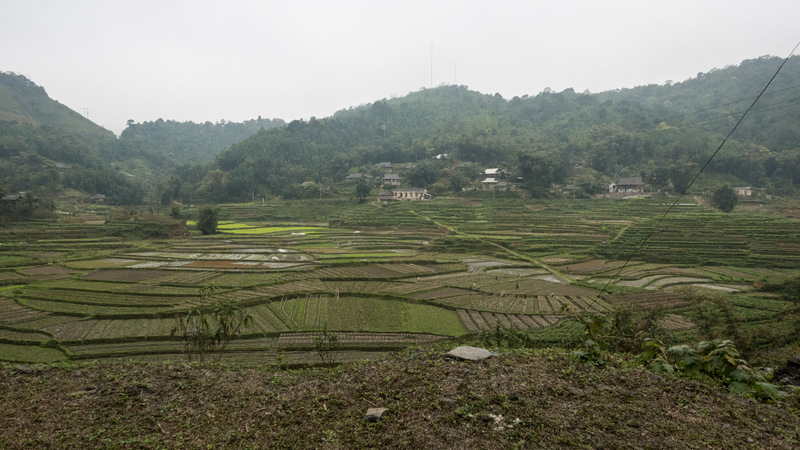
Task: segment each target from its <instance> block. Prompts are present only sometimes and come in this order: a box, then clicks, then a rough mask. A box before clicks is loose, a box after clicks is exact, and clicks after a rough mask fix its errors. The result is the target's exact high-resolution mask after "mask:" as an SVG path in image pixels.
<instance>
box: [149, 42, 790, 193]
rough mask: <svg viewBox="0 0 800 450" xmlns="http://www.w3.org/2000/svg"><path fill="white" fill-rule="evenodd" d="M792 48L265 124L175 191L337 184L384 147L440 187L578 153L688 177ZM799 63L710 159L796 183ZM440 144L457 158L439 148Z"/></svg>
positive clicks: (556, 170)
mask: <svg viewBox="0 0 800 450" xmlns="http://www.w3.org/2000/svg"><path fill="white" fill-rule="evenodd" d="M781 62H782V60H781V59H779V58H774V57H762V58H757V59H754V60H747V61H744V62H742V63H741V64H740V65H739V66H731V67H726V68H724V69H715V70H712V71H710V72H709V73H706V74H698V76H697V77H695V78H692V79H689V80H686V81H684V82H681V83H674V84H668V85H663V86H658V85H650V86H640V87H636V88H631V89H623V90H616V91H609V92H603V93H599V94H590V93H576V92H575V91H574V90H572V89H566V90H564V91H562V92H558V93H556V92H552V91H550V90H545V91H543V92H541V93H539V94H538V95H535V96H523V97H514V98H512V99H511V100H505V99H503V98H502V97H501V96H500V95H497V94H495V95H486V94H482V93H479V92H475V91H470V90H469V89H468V88H467V87H465V86H441V87H438V88H434V89H423V90H421V91H418V92H413V93H410V94H408V95H407V96H405V97H401V98H394V99H391V100H386V99H383V100H378V101H375V102H373V103H371V104H369V105H364V106H360V107H358V108H351V109H347V110H342V111H339V112H337V113H335V114H334V115H333V116H331V117H329V118H325V119H316V118H311V119H310V120H308V121H302V120H298V121H293V122H291V123H289V124H288V125H287V126H286V127H285V128H279V129H275V130H266V131H262V132H259V133H257V134H255V135H253V136H252V137H250V138H248V139H245V140H243V141H241V142H239V143H237V144H235V145H233V146H231V147H230V148H229V149H226V150H225V151H224V152H222V153H220V154H219V155H218V156H217V158H216V160H215V161H214V163H213V164H210V165H205V166H203V167H194V168H193V169H191V170H184V171H182V172H181V171H179V172H178V175H177V177H173V178H172V179H171V180H170V181H169V182H168V185H167V186H166V187H165V189H164V191H162V192H163V195H162V200H168V199H175V198H176V197H177V193H179V192H184V193H185V192H190V191H191V192H196V193H197V194H196V195H195V197H194V199H196V200H198V201H217V202H219V201H242V200H244V199H247V198H250V197H251V196H255V195H263V196H269V195H281V196H284V197H289V198H291V197H293V196H298V195H299V191H298V185H299V184H300V183H302V182H303V181H307V180H311V181H315V182H317V183H320V182H321V183H322V184H323V185H332V184H336V183H337V182H340V181H341V180H342V179H343V178H344V177H345V176H346V175H347V174H348V173H349V172H354V171H359V172H365V171H366V172H370V171H372V170H373V169H371V168H374V165H375V164H376V163H378V162H381V161H389V162H393V163H415V166H414V168H413V169H411V170H408V171H407V172H406V173H401V176H403V177H404V178H405V180H406V181H407V183H408V184H409V185H415V186H416V187H426V188H428V189H432V188H435V187H437V186H436V184H437V183H440V184H439V186H438V189H436V190H437V191H438V192H444V191H446V190H448V187H447V186H446V183H444V181H446V180H452V179H453V178H454V177H456V178H458V177H463V178H466V179H467V181H469V182H472V183H473V184H474V183H475V182H476V181H477V179H478V178H479V177H480V176H481V174H482V167H496V166H498V165H500V166H503V167H506V168H511V169H512V172H513V173H515V174H516V175H517V176H519V177H521V178H522V179H523V183H522V187H524V188H525V190H526V191H529V192H530V193H531V194H534V195H542V194H543V193H544V191H546V190H547V189H548V187H549V186H551V185H552V184H553V183H564V182H570V181H576V177H578V176H581V174H580V173H576V172H575V171H573V170H571V167H572V166H573V165H584V166H586V167H588V168H589V169H591V170H589V171H584V174H583V175H585V177H584V178H585V179H584V180H583V181H585V182H586V183H587V184H588V185H592V184H593V185H595V186H597V185H599V184H603V183H606V182H609V181H613V180H614V179H618V178H619V177H635V176H642V177H643V178H645V179H646V182H647V183H649V184H651V186H652V187H654V188H655V189H661V188H666V187H671V188H672V189H674V190H675V191H681V190H682V189H679V188H682V187H683V186H684V185H685V183H687V182H688V180H685V179H686V178H687V176H688V175H689V174H692V173H696V171H697V169H698V168H699V167H701V166H702V165H704V164H705V162H706V161H707V160H708V158H709V156H710V155H711V154H712V153H713V151H714V150H715V149H716V148H717V146H718V145H719V143H721V142H722V141H723V139H724V138H725V135H726V134H727V133H728V132H729V131H730V130H731V129H732V127H733V125H734V124H735V123H736V121H737V120H738V118H739V117H741V115H742V114H743V112H744V111H745V110H746V109H747V107H748V106H749V105H750V104H751V103H752V102H753V100H754V99H755V96H756V95H757V94H758V93H759V92H760V91H761V89H763V87H764V86H765V85H766V83H767V82H768V81H769V80H770V77H771V76H772V75H773V74H774V73H775V71H776V70H777V68H778V67H779V66H780V64H781ZM798 72H800V58H798V57H794V58H791V59H790V60H789V61H788V63H787V64H786V65H785V67H784V68H783V70H782V71H781V73H780V75H779V76H778V77H777V78H776V79H775V81H774V82H773V84H772V86H771V87H770V89H769V90H768V91H767V93H766V94H765V95H764V97H763V98H762V99H761V101H760V102H759V104H758V105H757V106H756V108H753V110H752V111H751V112H750V114H749V115H748V117H747V120H746V121H745V122H743V123H742V125H741V126H740V127H739V129H738V130H737V131H736V133H735V134H734V135H733V136H731V140H729V141H728V143H727V144H726V148H725V152H722V153H721V154H719V155H718V156H717V157H716V158H715V159H714V160H713V161H712V163H711V164H709V166H708V168H707V172H708V173H710V174H718V175H719V176H720V177H721V178H722V179H728V180H732V181H734V182H737V183H745V184H747V185H755V186H761V187H770V189H772V190H773V191H774V192H776V193H781V194H789V193H791V186H793V185H796V184H797V183H798V182H800V175H798V174H800V159H798V152H797V151H796V150H797V148H798V146H800V128H798V126H797V123H796V121H795V120H793V118H795V117H798V116H800V89H799V86H798V85H796V84H795V83H794V81H793V80H796V79H797V78H798ZM439 154H448V155H450V156H451V157H452V158H454V159H455V160H456V162H455V163H453V162H447V161H441V160H439V161H436V160H434V159H433V157H434V156H435V155H439ZM462 163H472V164H473V166H467V168H466V169H462V167H463V165H462ZM421 172H422V173H421ZM451 184H453V185H454V186H456V187H457V186H458V185H461V184H463V183H451ZM186 185H188V186H186ZM443 185H444V186H445V187H443ZM787 186H788V188H787ZM456 190H457V189H456ZM595 190H596V189H595Z"/></svg>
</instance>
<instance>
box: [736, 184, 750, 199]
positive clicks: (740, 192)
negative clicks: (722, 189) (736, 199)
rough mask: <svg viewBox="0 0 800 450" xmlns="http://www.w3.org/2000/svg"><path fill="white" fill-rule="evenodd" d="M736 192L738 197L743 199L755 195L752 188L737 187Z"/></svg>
mask: <svg viewBox="0 0 800 450" xmlns="http://www.w3.org/2000/svg"><path fill="white" fill-rule="evenodd" d="M734 191H736V195H740V196H743V197H750V196H751V195H753V188H751V187H749V186H748V187H737V188H735V189H734Z"/></svg>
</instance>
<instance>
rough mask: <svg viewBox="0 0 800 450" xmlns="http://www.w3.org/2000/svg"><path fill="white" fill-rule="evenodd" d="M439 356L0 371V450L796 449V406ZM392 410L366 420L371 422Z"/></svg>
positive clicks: (799, 437)
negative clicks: (282, 366) (282, 365)
mask: <svg viewBox="0 0 800 450" xmlns="http://www.w3.org/2000/svg"><path fill="white" fill-rule="evenodd" d="M444 353H445V351H443V350H441V349H439V350H436V351H432V352H428V351H427V350H424V351H423V350H407V351H404V352H401V353H398V354H395V355H393V356H392V357H390V358H388V359H387V360H383V361H377V362H368V363H359V364H346V365H344V366H341V367H337V368H333V369H307V370H277V369H275V368H274V367H273V368H265V367H255V366H222V365H217V364H208V365H189V364H176V363H169V364H165V363H158V364H152V363H151V364H148V363H141V362H137V363H111V362H104V363H89V364H74V363H73V364H69V365H59V364H55V365H45V366H19V365H16V364H5V365H2V366H0V447H2V448H95V447H103V448H126V447H127V448H130V447H135V448H158V447H165V448H200V447H213V448H367V447H369V448H395V447H406V448H510V447H514V446H520V447H523V448H553V447H563V446H571V447H592V448H596V447H600V448H658V449H663V448H706V447H711V448H745V447H747V448H750V447H753V448H797V447H798V445H800V418H799V417H798V415H797V411H798V406H800V405H799V404H798V400H797V396H791V397H788V398H787V399H786V400H784V401H782V402H776V403H763V402H759V401H757V400H754V399H750V398H746V397H741V396H737V395H734V394H731V393H729V392H728V391H727V390H725V389H724V388H723V387H721V386H716V385H713V384H704V383H701V382H696V381H689V380H686V379H680V378H673V377H661V376H656V375H653V374H652V373H650V372H648V371H646V370H643V369H640V368H639V366H638V365H636V364H635V363H633V362H632V361H630V360H625V359H614V358H617V357H614V358H612V360H611V361H610V362H609V364H608V365H607V366H605V367H594V366H589V365H585V364H584V363H581V362H578V361H576V360H574V359H572V358H571V357H570V356H568V354H567V353H566V352H565V351H563V350H536V351H527V352H512V353H505V354H502V355H498V356H494V357H492V358H489V359H487V360H484V361H480V362H465V361H456V360H452V359H449V358H446V357H445V356H444ZM380 407H384V408H388V413H387V414H386V415H385V416H384V417H383V419H381V420H379V421H377V422H372V423H370V422H365V421H364V420H363V418H364V414H365V412H366V411H367V409H368V408H380Z"/></svg>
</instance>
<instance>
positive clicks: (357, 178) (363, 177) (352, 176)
mask: <svg viewBox="0 0 800 450" xmlns="http://www.w3.org/2000/svg"><path fill="white" fill-rule="evenodd" d="M366 179H367V176H366V175H364V174H363V173H351V174H350V175H348V176H346V177H344V180H345V181H364V180H366Z"/></svg>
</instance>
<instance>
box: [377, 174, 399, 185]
mask: <svg viewBox="0 0 800 450" xmlns="http://www.w3.org/2000/svg"><path fill="white" fill-rule="evenodd" d="M401 179H402V178H400V175H397V174H396V173H385V174H383V176H382V177H380V178H379V180H378V181H380V182H381V183H382V184H392V185H395V186H396V185H398V184H400V180H401Z"/></svg>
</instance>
